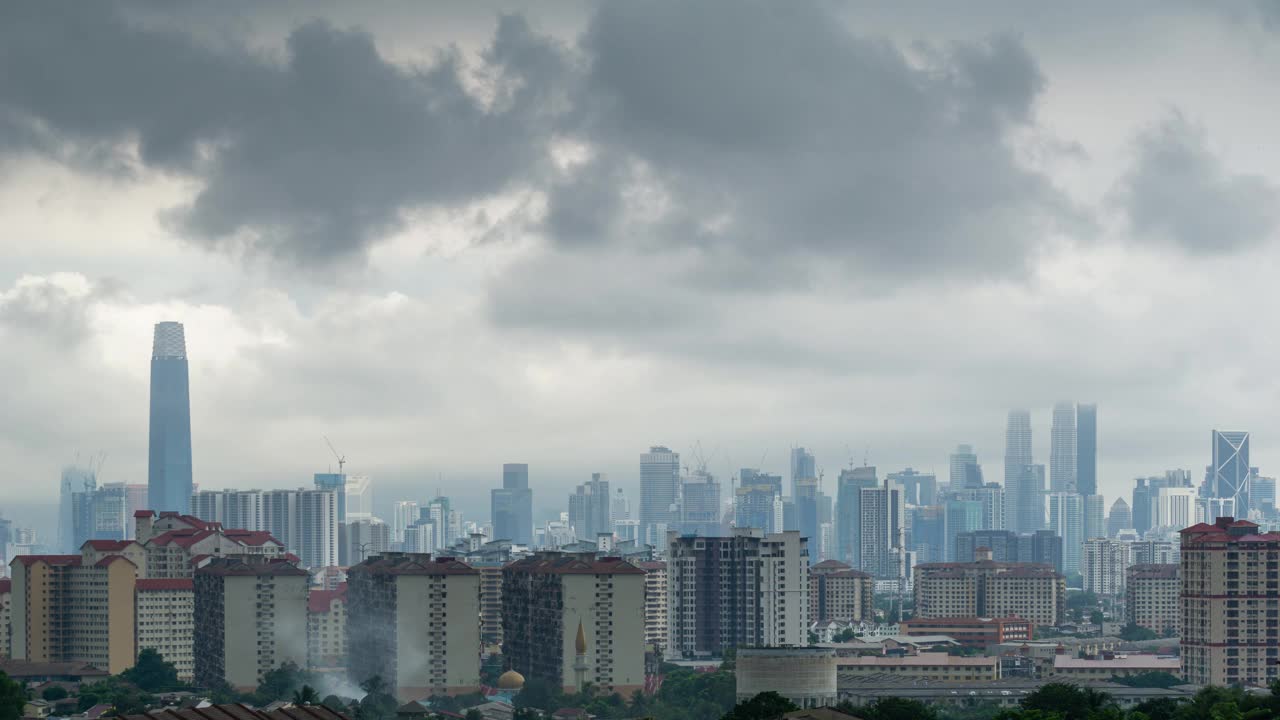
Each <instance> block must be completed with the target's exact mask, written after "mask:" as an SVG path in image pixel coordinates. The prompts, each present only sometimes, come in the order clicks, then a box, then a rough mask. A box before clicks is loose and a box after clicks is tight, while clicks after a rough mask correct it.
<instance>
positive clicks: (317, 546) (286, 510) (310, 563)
mask: <svg viewBox="0 0 1280 720" xmlns="http://www.w3.org/2000/svg"><path fill="white" fill-rule="evenodd" d="M350 480H351V478H348V483H349V482H350ZM347 502H348V508H347V517H348V518H349V519H350V518H351V517H352V513H351V508H350V502H351V494H350V493H347ZM262 518H263V527H262V529H263V530H265V531H266V532H269V533H271V535H272V537H275V538H276V539H278V540H279V541H280V542H282V543H284V546H285V547H286V548H288V550H289V552H291V553H293V554H294V555H297V556H298V558H299V559H300V562H299V565H301V566H302V567H305V568H322V567H328V566H330V565H337V564H338V554H339V544H340V543H339V540H340V537H339V527H340V523H339V520H338V493H337V492H335V491H332V490H308V489H306V488H299V489H297V490H267V491H264V492H263V496H262Z"/></svg>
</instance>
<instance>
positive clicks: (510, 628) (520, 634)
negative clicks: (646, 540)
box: [502, 553, 646, 697]
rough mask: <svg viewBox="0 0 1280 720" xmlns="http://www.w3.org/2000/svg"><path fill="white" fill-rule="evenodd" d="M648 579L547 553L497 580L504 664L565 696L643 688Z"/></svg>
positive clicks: (607, 563)
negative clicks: (587, 688) (595, 690)
mask: <svg viewBox="0 0 1280 720" xmlns="http://www.w3.org/2000/svg"><path fill="white" fill-rule="evenodd" d="M645 577H646V576H645V572H644V571H643V570H641V569H640V568H638V567H636V566H635V565H632V564H631V563H629V562H627V561H625V560H622V559H620V558H616V557H614V558H610V557H605V558H596V557H595V556H593V555H574V554H562V553H544V554H537V555H533V556H530V557H525V558H522V559H520V560H516V561H515V562H512V563H511V564H509V565H507V567H506V568H505V569H504V570H503V574H502V587H503V593H502V637H503V656H504V658H505V660H506V662H507V664H508V665H509V666H510V668H511V669H512V670H515V671H516V672H518V673H520V674H521V675H524V677H525V678H526V679H527V680H530V681H539V682H542V683H546V684H548V685H550V686H552V687H557V688H559V689H561V690H562V691H564V692H577V691H580V690H581V689H582V688H583V687H584V686H586V685H587V684H591V685H593V686H594V687H596V688H599V689H600V690H601V691H602V692H605V693H619V694H621V695H622V696H623V697H630V696H631V694H632V693H634V692H635V691H637V690H642V689H643V688H644V680H645V678H644V647H645V638H644V633H645V610H644V603H645Z"/></svg>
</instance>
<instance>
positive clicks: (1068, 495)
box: [1044, 492, 1084, 575]
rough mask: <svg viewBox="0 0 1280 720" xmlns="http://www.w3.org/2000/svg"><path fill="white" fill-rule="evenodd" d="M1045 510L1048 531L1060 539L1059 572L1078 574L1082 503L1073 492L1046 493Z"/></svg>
mask: <svg viewBox="0 0 1280 720" xmlns="http://www.w3.org/2000/svg"><path fill="white" fill-rule="evenodd" d="M1044 498H1045V509H1046V511H1047V513H1048V516H1049V529H1050V530H1052V531H1053V534H1054V535H1057V536H1058V537H1060V538H1062V567H1061V568H1059V572H1061V573H1062V574H1063V575H1071V574H1072V573H1078V572H1080V552H1081V550H1082V549H1083V547H1084V503H1083V502H1082V501H1081V497H1080V496H1079V495H1077V494H1075V493H1073V492H1051V493H1046V494H1045V496H1044Z"/></svg>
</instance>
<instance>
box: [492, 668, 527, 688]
mask: <svg viewBox="0 0 1280 720" xmlns="http://www.w3.org/2000/svg"><path fill="white" fill-rule="evenodd" d="M523 687H524V676H523V675H521V674H520V673H518V672H516V671H515V670H508V671H506V672H504V673H502V674H501V675H499V676H498V689H499V690H519V689H520V688H523Z"/></svg>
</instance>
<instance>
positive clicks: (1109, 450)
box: [0, 0, 1280, 519]
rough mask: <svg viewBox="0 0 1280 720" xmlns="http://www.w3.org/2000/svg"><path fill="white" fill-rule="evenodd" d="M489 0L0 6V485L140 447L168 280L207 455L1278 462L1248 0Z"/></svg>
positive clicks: (449, 475)
mask: <svg viewBox="0 0 1280 720" xmlns="http://www.w3.org/2000/svg"><path fill="white" fill-rule="evenodd" d="M507 5H509V6H507ZM523 5H524V4H523V3H510V4H504V3H501V2H474V1H473V0H467V1H466V2H461V1H460V2H454V3H416V2H415V3H408V2H405V3H380V4H378V5H377V6H376V7H377V10H376V11H375V10H374V9H372V8H370V7H369V6H367V5H363V4H351V3H337V2H334V3H331V4H326V3H312V2H308V3H289V2H285V3H274V4H271V5H269V6H261V5H260V4H258V3H248V2H244V3H240V2H226V3H218V4H208V3H198V4H197V3H192V4H190V5H183V4H177V5H168V4H166V5H157V4H153V3H148V2H140V3H137V4H127V3H126V4H115V5H113V4H110V3H36V4H30V3H4V4H2V5H0V248H2V249H3V252H2V253H0V347H2V350H3V351H2V352H0V377H3V378H4V380H5V385H6V387H5V391H4V393H3V399H2V401H0V408H2V410H0V456H3V457H4V458H5V461H4V463H3V466H2V469H0V486H2V487H3V501H0V511H5V510H6V509H7V510H8V512H9V514H13V513H14V508H15V507H20V506H22V505H26V504H37V503H50V502H52V501H53V500H54V496H55V494H56V489H57V480H58V474H59V470H60V468H61V467H62V466H63V465H64V464H66V463H68V462H70V461H72V460H74V458H75V457H76V454H77V453H80V454H81V455H87V454H89V453H97V452H105V453H106V454H107V461H106V464H105V467H104V470H103V473H102V479H103V480H105V481H120V480H125V481H129V482H145V479H146V442H147V427H146V423H147V392H148V390H147V373H148V367H149V353H150V342H151V329H152V325H153V324H154V323H155V322H157V321H161V320H177V321H180V322H183V323H185V325H186V331H187V345H188V349H189V352H190V357H191V385H192V416H193V418H192V420H193V436H194V437H193V440H194V465H195V477H196V481H197V482H198V483H199V484H200V486H201V487H203V488H221V487H229V486H234V487H297V486H300V485H304V484H310V477H311V474H312V473H313V472H316V471H324V470H326V469H327V468H328V467H329V466H330V465H332V464H333V461H332V457H331V455H330V453H329V450H328V448H327V447H326V446H325V443H324V440H323V438H322V435H328V436H329V437H331V438H332V439H333V441H334V443H335V444H336V445H337V446H338V447H339V449H340V450H341V451H342V452H343V453H345V454H346V455H347V457H348V459H349V462H348V466H347V467H348V470H349V471H352V472H365V473H369V474H372V475H373V476H374V477H375V480H376V487H377V495H378V502H379V505H382V506H384V505H385V504H387V503H389V502H390V501H391V500H394V499H399V498H409V499H418V498H425V497H427V496H429V495H432V494H434V490H435V488H436V487H440V488H441V489H442V490H443V492H444V493H446V494H449V495H453V496H455V497H456V498H457V499H458V501H459V502H460V503H461V504H462V506H463V509H464V511H465V512H466V513H467V516H468V517H469V518H472V519H484V518H487V515H488V505H487V491H488V488H489V487H492V486H493V485H495V484H498V483H499V482H500V477H501V464H502V463H503V462H528V463H530V465H531V471H530V474H531V479H532V483H533V485H534V488H535V497H536V500H535V506H536V507H537V508H539V510H542V509H549V508H553V507H556V506H559V505H562V504H563V503H564V500H563V496H564V494H565V493H568V492H569V491H570V489H571V487H572V486H573V485H574V484H576V483H579V482H582V481H584V480H586V479H587V478H588V477H589V474H590V473H591V472H593V471H603V472H606V473H608V474H609V475H610V477H611V479H613V480H615V481H617V482H619V483H621V485H622V486H623V487H624V488H626V489H627V491H628V493H629V494H630V495H631V497H632V498H633V500H634V499H636V497H637V496H638V491H637V476H638V454H639V453H640V452H642V451H644V450H645V449H646V448H647V447H648V446H649V445H651V444H666V445H669V446H671V447H672V448H673V449H675V450H678V451H681V452H684V453H686V454H687V455H691V454H692V450H693V448H694V447H695V446H697V445H700V446H701V448H702V452H703V455H704V456H705V457H706V459H707V462H708V465H709V468H710V469H711V471H712V472H713V473H716V474H717V475H721V476H725V475H727V474H728V473H729V472H730V469H731V468H732V469H736V468H738V467H748V466H757V465H763V466H764V467H765V468H767V469H771V470H774V471H777V472H782V473H783V474H786V464H787V460H786V456H787V450H788V448H789V447H790V446H791V445H795V444H799V445H805V446H808V447H810V448H812V449H813V450H814V451H815V452H816V454H817V458H818V466H819V467H821V468H824V469H825V470H826V475H827V476H828V477H827V480H826V485H827V488H828V490H832V489H833V488H834V477H835V475H836V474H837V473H838V470H839V468H840V467H842V466H846V465H847V464H848V463H849V462H850V458H851V457H853V458H855V459H856V461H857V462H859V463H860V462H861V461H862V459H863V457H866V458H868V459H869V460H870V462H871V463H872V464H874V465H877V466H879V467H880V468H881V469H882V472H883V471H885V470H894V469H900V468H901V467H903V466H906V465H912V466H915V467H916V468H918V469H930V470H936V471H937V472H938V473H939V475H945V473H946V467H947V455H948V453H949V452H951V450H952V449H953V448H954V446H955V445H956V444H957V443H961V442H964V443H972V444H974V445H975V446H976V449H977V452H978V454H979V458H980V460H981V461H982V463H983V465H984V470H985V472H986V474H987V476H988V478H990V479H999V478H1000V477H1002V456H1003V451H1004V448H1003V432H1004V420H1005V414H1006V412H1007V411H1008V409H1009V408H1011V407H1027V408H1030V409H1031V410H1032V413H1033V415H1032V418H1033V424H1034V431H1035V433H1036V435H1035V447H1036V453H1037V460H1039V461H1047V459H1048V435H1049V433H1048V430H1049V412H1050V407H1051V406H1052V404H1053V403H1054V402H1055V401H1057V400H1062V399H1070V400H1079V401H1085V402H1096V403H1097V404H1098V407H1099V411H1098V412H1099V479H1100V487H1101V491H1102V492H1103V493H1104V494H1105V495H1106V496H1107V504H1108V505H1110V503H1111V501H1112V500H1113V499H1114V497H1115V496H1116V495H1117V494H1119V493H1124V494H1126V495H1127V494H1128V492H1129V488H1130V487H1131V482H1132V478H1133V477H1135V476H1138V475H1150V474H1156V473H1161V472H1163V471H1164V470H1165V469H1167V468H1174V467H1185V468H1191V469H1192V470H1193V473H1198V472H1201V471H1202V469H1203V467H1204V466H1205V465H1206V464H1207V463H1208V462H1209V451H1210V445H1209V433H1210V430H1211V429H1213V428H1215V427H1218V428H1223V429H1242V430H1250V431H1252V432H1253V433H1254V436H1253V464H1255V465H1260V466H1261V468H1262V471H1263V473H1264V474H1275V473H1276V472H1280V416H1277V414H1276V412H1275V407H1276V406H1277V400H1278V399H1280V378H1278V377H1277V373H1276V371H1275V369H1274V368H1275V363H1276V360H1277V356H1278V352H1277V350H1278V349H1280V334H1277V333H1276V332H1275V329H1274V328H1273V323H1272V322H1271V318H1272V316H1273V314H1274V313H1275V311H1276V309H1277V306H1278V305H1280V299H1277V291H1276V278H1277V268H1278V266H1280V247H1278V245H1277V240H1278V239H1280V143H1278V142H1277V141H1276V137H1277V132H1276V129H1277V128H1280V93H1278V92H1277V91H1276V87H1277V78H1280V2H1276V1H1275V0H1252V1H1250V0H1241V1H1240V2H1234V3H1231V2H1228V3H1215V4H1212V7H1210V4H1208V3H1198V2H1137V1H1135V2H1127V3H1119V4H1117V3H1112V2H1084V3H1072V4H1069V5H1063V4H1050V3H1024V2H1014V1H1012V0H1011V1H1010V2H972V3H955V2H950V1H941V0H940V1H939V2H914V3H867V4H862V3H826V2H822V3H815V4H809V3H804V2H786V3H779V2H767V3H760V4H757V3H752V2H738V1H736V0H735V1H734V2H719V1H713V2H698V3H675V2H643V3H633V2H625V3H624V2H616V3H608V4H604V5H600V6H597V5H594V4H591V3H562V4H553V3H538V4H536V6H535V7H533V8H525V7H523Z"/></svg>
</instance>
